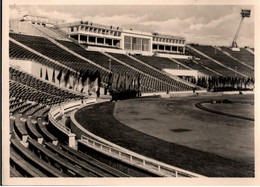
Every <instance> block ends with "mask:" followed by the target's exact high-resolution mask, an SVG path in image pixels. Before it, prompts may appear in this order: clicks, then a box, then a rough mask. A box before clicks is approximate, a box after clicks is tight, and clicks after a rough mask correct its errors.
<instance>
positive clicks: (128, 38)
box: [124, 36, 131, 50]
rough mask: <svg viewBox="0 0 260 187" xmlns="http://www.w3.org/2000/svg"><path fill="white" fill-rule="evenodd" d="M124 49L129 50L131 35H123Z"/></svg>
mask: <svg viewBox="0 0 260 187" xmlns="http://www.w3.org/2000/svg"><path fill="white" fill-rule="evenodd" d="M124 49H126V50H131V37H129V36H125V43H124Z"/></svg>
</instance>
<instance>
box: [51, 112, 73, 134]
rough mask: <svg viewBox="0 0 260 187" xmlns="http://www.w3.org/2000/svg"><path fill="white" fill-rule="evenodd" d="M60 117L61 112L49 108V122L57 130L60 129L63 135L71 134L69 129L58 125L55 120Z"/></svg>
mask: <svg viewBox="0 0 260 187" xmlns="http://www.w3.org/2000/svg"><path fill="white" fill-rule="evenodd" d="M60 115H61V111H60V110H59V108H51V110H50V112H49V121H50V122H51V123H52V124H53V125H54V126H55V127H57V128H58V129H60V130H61V131H62V132H64V133H65V134H68V135H69V134H71V130H70V128H68V127H66V126H65V125H63V124H61V123H59V122H58V121H57V120H56V118H57V117H59V116H60Z"/></svg>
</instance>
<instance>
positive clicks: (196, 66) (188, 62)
mask: <svg viewBox="0 0 260 187" xmlns="http://www.w3.org/2000/svg"><path fill="white" fill-rule="evenodd" d="M175 60H177V61H178V62H180V63H182V64H184V65H186V66H188V67H190V68H192V69H194V70H198V71H199V72H201V73H204V74H205V75H209V76H217V75H218V74H216V73H214V72H213V71H210V70H208V69H206V68H205V67H204V66H203V65H202V64H197V63H195V62H193V61H192V60H187V59H175Z"/></svg>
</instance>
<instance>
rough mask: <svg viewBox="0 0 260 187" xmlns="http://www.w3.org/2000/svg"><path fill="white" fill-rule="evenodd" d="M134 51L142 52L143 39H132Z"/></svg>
mask: <svg viewBox="0 0 260 187" xmlns="http://www.w3.org/2000/svg"><path fill="white" fill-rule="evenodd" d="M132 50H135V51H141V50H142V39H141V38H134V37H133V38H132Z"/></svg>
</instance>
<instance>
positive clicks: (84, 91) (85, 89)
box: [82, 77, 89, 93]
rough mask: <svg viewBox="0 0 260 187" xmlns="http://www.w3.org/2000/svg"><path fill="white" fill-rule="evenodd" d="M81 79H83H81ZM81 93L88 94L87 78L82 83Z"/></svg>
mask: <svg viewBox="0 0 260 187" xmlns="http://www.w3.org/2000/svg"><path fill="white" fill-rule="evenodd" d="M82 79H83V78H82ZM82 92H83V93H89V77H87V79H86V80H85V81H84V83H83V90H82Z"/></svg>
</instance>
